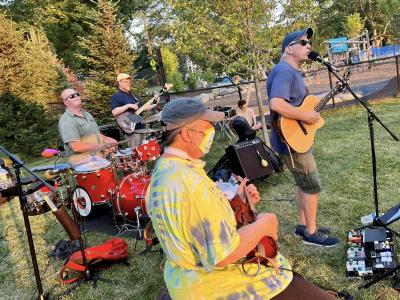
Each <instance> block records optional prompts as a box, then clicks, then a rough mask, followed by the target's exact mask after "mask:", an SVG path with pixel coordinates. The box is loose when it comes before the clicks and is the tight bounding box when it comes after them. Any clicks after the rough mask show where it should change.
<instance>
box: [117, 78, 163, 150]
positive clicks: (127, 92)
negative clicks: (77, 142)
mask: <svg viewBox="0 0 400 300" xmlns="http://www.w3.org/2000/svg"><path fill="white" fill-rule="evenodd" d="M117 83H118V92H116V93H115V94H114V95H112V97H111V113H112V115H113V116H114V117H116V116H118V115H119V114H122V113H123V112H126V111H129V112H132V113H133V112H135V111H136V110H138V109H139V107H140V106H141V105H142V103H141V101H140V99H139V98H138V97H137V96H136V95H134V94H133V93H131V87H132V77H131V76H130V75H129V74H126V73H120V74H118V76H117ZM155 106H156V104H152V105H149V106H148V107H147V108H146V109H145V110H151V109H153V108H154V107H155ZM136 129H139V130H138V131H141V129H145V126H144V125H143V124H138V125H137V126H136ZM142 131H144V130H142ZM124 135H125V139H127V140H128V141H129V142H128V143H129V146H130V147H132V148H135V147H137V146H139V145H140V143H141V142H142V140H143V139H144V138H146V136H147V135H148V134H147V133H137V132H136V133H135V132H133V133H131V134H128V133H124Z"/></svg>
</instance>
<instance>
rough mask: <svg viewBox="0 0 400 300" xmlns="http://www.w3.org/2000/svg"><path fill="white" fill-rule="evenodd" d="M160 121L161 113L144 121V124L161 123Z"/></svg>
mask: <svg viewBox="0 0 400 300" xmlns="http://www.w3.org/2000/svg"><path fill="white" fill-rule="evenodd" d="M160 120H161V112H159V113H157V114H155V115H152V116H150V117H148V118H146V119H144V121H143V123H145V124H148V123H153V122H159V121H160Z"/></svg>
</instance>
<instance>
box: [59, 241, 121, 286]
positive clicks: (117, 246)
mask: <svg viewBox="0 0 400 300" xmlns="http://www.w3.org/2000/svg"><path fill="white" fill-rule="evenodd" d="M85 256H86V260H87V264H88V267H89V269H90V270H93V271H96V270H102V269H104V268H106V267H108V266H110V265H111V264H113V263H115V262H118V261H126V260H127V259H128V244H127V243H126V242H125V241H124V240H122V239H119V238H112V239H109V240H107V241H105V242H104V243H103V244H100V245H96V246H93V247H90V248H86V249H85ZM85 271H86V268H85V265H84V263H83V258H82V252H81V250H79V251H76V252H74V253H73V254H72V255H71V256H70V257H69V258H68V259H67V260H66V262H65V264H64V266H63V267H62V268H61V270H60V274H59V275H60V280H61V282H62V283H65V284H68V283H74V282H76V281H78V280H79V279H81V278H82V277H83V276H84V275H85Z"/></svg>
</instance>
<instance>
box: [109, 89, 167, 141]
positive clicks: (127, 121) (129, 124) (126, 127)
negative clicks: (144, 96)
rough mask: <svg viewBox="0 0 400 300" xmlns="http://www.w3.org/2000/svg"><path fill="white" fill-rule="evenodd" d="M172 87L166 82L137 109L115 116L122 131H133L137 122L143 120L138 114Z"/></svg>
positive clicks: (156, 101) (128, 132) (155, 102)
mask: <svg viewBox="0 0 400 300" xmlns="http://www.w3.org/2000/svg"><path fill="white" fill-rule="evenodd" d="M172 87H173V85H172V84H170V83H166V84H165V85H164V87H163V88H162V89H161V91H160V92H158V93H157V94H155V95H154V96H153V97H152V98H151V99H150V100H149V101H147V102H146V103H145V104H143V105H142V106H141V107H139V109H137V110H135V111H134V112H132V111H125V112H123V113H120V114H119V115H118V116H116V117H115V120H116V121H117V124H118V125H119V127H120V128H121V129H122V131H123V132H125V133H127V134H131V133H133V132H134V131H135V129H136V126H137V124H139V123H142V122H143V121H144V118H143V117H142V116H141V115H140V114H141V113H142V112H143V111H145V110H146V109H147V108H148V107H149V106H151V105H153V104H157V103H158V102H159V100H160V96H161V95H162V94H164V93H166V92H168V91H169V90H170V89H171V88H172Z"/></svg>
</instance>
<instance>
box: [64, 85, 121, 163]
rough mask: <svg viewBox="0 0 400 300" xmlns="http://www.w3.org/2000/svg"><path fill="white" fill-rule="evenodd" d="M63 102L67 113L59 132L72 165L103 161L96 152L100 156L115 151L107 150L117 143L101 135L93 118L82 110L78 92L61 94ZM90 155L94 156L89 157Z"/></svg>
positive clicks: (68, 90)
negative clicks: (96, 155)
mask: <svg viewBox="0 0 400 300" xmlns="http://www.w3.org/2000/svg"><path fill="white" fill-rule="evenodd" d="M61 101H62V102H63V104H64V106H65V112H64V114H63V115H62V116H61V118H60V120H59V122H58V131H59V133H60V136H61V138H62V140H63V143H64V148H65V152H66V154H67V155H68V156H70V162H71V163H72V165H76V164H78V163H83V162H85V161H87V162H89V161H91V160H101V158H98V157H94V153H96V152H98V153H97V154H98V155H107V154H108V153H109V152H112V151H114V148H107V144H113V143H116V142H117V141H116V140H114V139H113V138H111V137H107V136H105V135H103V134H102V133H100V129H99V126H98V125H97V123H96V121H95V119H94V118H93V116H92V115H91V114H90V113H89V112H87V111H85V110H83V109H82V101H81V97H80V95H79V93H78V92H76V91H75V90H73V89H65V90H64V91H63V92H62V93H61ZM88 153H89V154H93V155H88Z"/></svg>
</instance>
